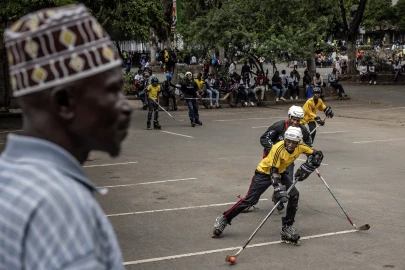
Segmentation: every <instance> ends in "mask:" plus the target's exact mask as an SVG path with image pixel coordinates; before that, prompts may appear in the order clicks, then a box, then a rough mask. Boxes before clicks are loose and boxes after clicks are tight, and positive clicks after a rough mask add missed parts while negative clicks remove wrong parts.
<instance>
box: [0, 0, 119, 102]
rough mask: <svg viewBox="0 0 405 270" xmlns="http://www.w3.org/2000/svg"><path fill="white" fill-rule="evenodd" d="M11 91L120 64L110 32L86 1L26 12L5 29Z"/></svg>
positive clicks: (59, 81)
mask: <svg viewBox="0 0 405 270" xmlns="http://www.w3.org/2000/svg"><path fill="white" fill-rule="evenodd" d="M4 42H5V45H6V50H7V56H8V62H9V66H10V81H11V87H12V89H13V95H14V96H15V97H19V96H22V95H26V94H29V93H33V92H38V91H41V90H44V89H48V88H51V87H55V86H56V85H61V84H65V83H69V82H72V81H76V80H78V79H83V78H86V77H89V76H92V75H95V74H98V73H101V72H103V71H106V70H108V69H111V68H114V67H117V66H120V65H121V63H122V62H121V59H120V58H119V57H118V56H117V54H116V53H115V52H114V50H113V47H112V43H111V40H110V37H109V36H108V34H107V33H106V32H105V30H104V29H103V28H102V27H101V25H100V24H99V23H98V22H97V20H96V19H95V18H94V17H93V16H92V15H91V14H90V12H89V11H88V10H87V8H86V7H85V6H83V5H71V6H64V7H59V8H51V9H43V10H39V11H37V12H34V13H31V14H28V15H26V16H24V17H22V18H21V19H19V20H18V21H17V22H15V23H14V24H12V25H11V26H10V27H9V28H8V29H6V31H5V32H4Z"/></svg>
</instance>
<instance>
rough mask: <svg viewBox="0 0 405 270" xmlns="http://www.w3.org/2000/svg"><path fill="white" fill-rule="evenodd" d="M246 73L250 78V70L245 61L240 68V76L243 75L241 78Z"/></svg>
mask: <svg viewBox="0 0 405 270" xmlns="http://www.w3.org/2000/svg"><path fill="white" fill-rule="evenodd" d="M246 73H247V74H248V76H249V77H250V73H251V68H250V67H249V65H248V62H247V61H245V63H244V65H243V66H242V71H241V74H243V76H245V74H246Z"/></svg>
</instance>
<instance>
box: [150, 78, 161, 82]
mask: <svg viewBox="0 0 405 270" xmlns="http://www.w3.org/2000/svg"><path fill="white" fill-rule="evenodd" d="M151 82H152V83H158V82H159V80H158V78H156V77H153V78H152V81H151Z"/></svg>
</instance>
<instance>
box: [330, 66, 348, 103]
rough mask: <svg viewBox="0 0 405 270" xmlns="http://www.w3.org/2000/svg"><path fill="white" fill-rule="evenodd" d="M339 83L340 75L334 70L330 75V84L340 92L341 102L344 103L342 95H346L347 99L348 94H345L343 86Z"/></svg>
mask: <svg viewBox="0 0 405 270" xmlns="http://www.w3.org/2000/svg"><path fill="white" fill-rule="evenodd" d="M338 82H339V75H338V73H337V70H336V68H333V70H332V72H331V73H329V75H328V83H329V85H330V86H332V87H333V88H335V89H337V90H338V91H339V101H342V100H343V96H342V95H345V97H347V94H346V93H345V90H344V89H343V86H342V85H341V84H340V83H338Z"/></svg>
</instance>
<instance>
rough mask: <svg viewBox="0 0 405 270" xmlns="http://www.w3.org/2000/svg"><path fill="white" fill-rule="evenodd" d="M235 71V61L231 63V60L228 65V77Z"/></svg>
mask: <svg viewBox="0 0 405 270" xmlns="http://www.w3.org/2000/svg"><path fill="white" fill-rule="evenodd" d="M235 71H236V63H235V61H233V59H231V64H230V65H229V69H228V74H229V76H232V75H233V73H234V72H235Z"/></svg>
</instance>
